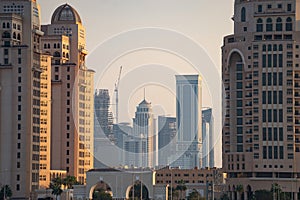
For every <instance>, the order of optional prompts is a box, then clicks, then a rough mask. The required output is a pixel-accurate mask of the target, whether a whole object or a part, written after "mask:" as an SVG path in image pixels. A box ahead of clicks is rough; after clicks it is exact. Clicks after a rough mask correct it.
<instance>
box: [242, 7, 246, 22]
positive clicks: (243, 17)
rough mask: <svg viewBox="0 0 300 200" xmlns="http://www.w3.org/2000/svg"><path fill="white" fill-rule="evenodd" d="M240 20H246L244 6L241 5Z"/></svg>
mask: <svg viewBox="0 0 300 200" xmlns="http://www.w3.org/2000/svg"><path fill="white" fill-rule="evenodd" d="M241 21H242V22H245V21H246V8H245V7H243V8H242V10H241Z"/></svg>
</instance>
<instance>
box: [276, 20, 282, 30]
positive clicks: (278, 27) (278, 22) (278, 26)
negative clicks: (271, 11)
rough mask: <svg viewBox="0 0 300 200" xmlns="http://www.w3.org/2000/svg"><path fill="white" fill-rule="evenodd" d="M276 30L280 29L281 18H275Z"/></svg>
mask: <svg viewBox="0 0 300 200" xmlns="http://www.w3.org/2000/svg"><path fill="white" fill-rule="evenodd" d="M276 31H282V19H281V17H278V18H277V19H276Z"/></svg>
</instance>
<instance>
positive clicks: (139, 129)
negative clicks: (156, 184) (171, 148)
mask: <svg viewBox="0 0 300 200" xmlns="http://www.w3.org/2000/svg"><path fill="white" fill-rule="evenodd" d="M153 121H154V119H153V113H152V106H151V103H149V102H148V101H146V100H145V99H144V100H143V101H142V102H141V103H140V104H139V105H138V106H137V108H136V112H135V118H134V119H133V137H132V139H129V140H128V141H125V143H126V142H127V143H128V145H125V150H126V151H128V152H133V155H134V156H135V158H134V159H133V158H132V156H129V157H130V158H131V160H134V163H128V164H129V165H133V166H135V167H154V166H155V165H156V163H155V161H154V156H155V155H154V153H155V144H154V143H155V141H156V140H155V135H154V131H155V130H154V122H153ZM129 144H130V145H129ZM127 147H128V148H129V149H126V148H127Z"/></svg>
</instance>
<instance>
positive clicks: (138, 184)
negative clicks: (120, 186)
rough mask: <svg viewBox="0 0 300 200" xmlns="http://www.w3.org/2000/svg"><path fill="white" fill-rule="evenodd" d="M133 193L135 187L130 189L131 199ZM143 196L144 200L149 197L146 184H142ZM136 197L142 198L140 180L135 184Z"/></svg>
mask: <svg viewBox="0 0 300 200" xmlns="http://www.w3.org/2000/svg"><path fill="white" fill-rule="evenodd" d="M132 193H133V187H132V188H131V189H130V191H129V197H130V199H132V197H133V194H132ZM142 196H143V200H148V199H149V194H148V190H147V188H146V186H145V185H143V186H142ZM134 197H135V198H137V199H141V183H140V182H137V183H136V184H134Z"/></svg>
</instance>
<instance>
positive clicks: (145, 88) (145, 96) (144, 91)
mask: <svg viewBox="0 0 300 200" xmlns="http://www.w3.org/2000/svg"><path fill="white" fill-rule="evenodd" d="M144 100H146V88H144Z"/></svg>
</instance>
